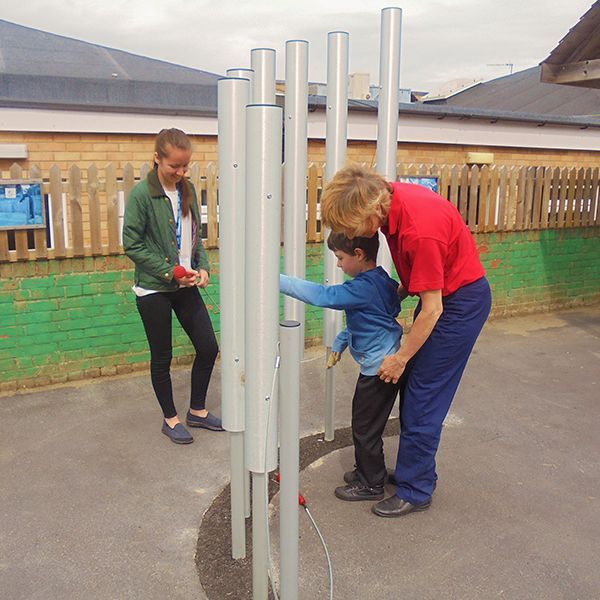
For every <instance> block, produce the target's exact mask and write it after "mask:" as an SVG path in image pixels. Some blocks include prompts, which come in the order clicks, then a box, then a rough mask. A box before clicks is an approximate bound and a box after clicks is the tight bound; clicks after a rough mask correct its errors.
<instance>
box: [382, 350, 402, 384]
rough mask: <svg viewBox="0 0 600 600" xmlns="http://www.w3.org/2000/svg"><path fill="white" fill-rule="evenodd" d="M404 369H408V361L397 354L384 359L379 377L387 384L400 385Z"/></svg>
mask: <svg viewBox="0 0 600 600" xmlns="http://www.w3.org/2000/svg"><path fill="white" fill-rule="evenodd" d="M404 369H406V361H405V360H404V359H403V358H401V357H400V356H398V355H397V354H391V355H390V356H386V357H385V358H384V359H383V362H382V363H381V367H379V371H377V375H379V379H381V380H382V381H385V383H398V379H400V377H401V376H402V373H404Z"/></svg>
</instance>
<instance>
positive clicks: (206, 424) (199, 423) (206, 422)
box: [185, 410, 225, 431]
mask: <svg viewBox="0 0 600 600" xmlns="http://www.w3.org/2000/svg"><path fill="white" fill-rule="evenodd" d="M185 422H186V424H187V425H189V426H190V427H202V428H203V429H210V430H211V431H225V430H224V429H223V424H222V423H221V419H219V417H215V415H212V414H211V413H208V414H207V415H206V416H205V417H197V416H196V415H193V414H192V413H191V412H190V411H189V410H188V412H187V415H186V417H185Z"/></svg>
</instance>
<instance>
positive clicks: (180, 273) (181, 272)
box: [173, 265, 193, 279]
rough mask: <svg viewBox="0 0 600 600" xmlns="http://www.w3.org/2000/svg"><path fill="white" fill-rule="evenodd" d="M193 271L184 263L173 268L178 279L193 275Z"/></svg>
mask: <svg viewBox="0 0 600 600" xmlns="http://www.w3.org/2000/svg"><path fill="white" fill-rule="evenodd" d="M192 275H193V273H190V271H188V270H187V269H186V268H185V267H184V266H183V265H177V266H176V267H175V268H174V269H173V276H174V277H177V279H183V278H184V277H191V276H192Z"/></svg>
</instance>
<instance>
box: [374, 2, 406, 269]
mask: <svg viewBox="0 0 600 600" xmlns="http://www.w3.org/2000/svg"><path fill="white" fill-rule="evenodd" d="M401 28H402V9H401V8H396V7H389V8H384V9H383V10H382V11H381V44H380V54H379V88H380V90H379V99H378V110H377V159H376V162H377V172H378V173H379V174H380V175H383V176H384V177H386V178H387V179H389V180H390V181H396V162H397V151H398V94H399V88H400V31H401ZM379 242H380V245H379V254H378V257H377V259H378V263H379V264H380V265H381V266H382V267H383V268H384V269H385V270H386V271H387V272H388V273H391V270H392V256H391V254H390V249H389V247H388V245H387V240H386V239H385V236H384V235H383V234H382V233H381V232H380V233H379Z"/></svg>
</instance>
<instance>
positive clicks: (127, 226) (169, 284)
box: [123, 170, 209, 292]
mask: <svg viewBox="0 0 600 600" xmlns="http://www.w3.org/2000/svg"><path fill="white" fill-rule="evenodd" d="M182 185H185V186H187V187H188V191H189V193H190V198H191V202H190V209H191V211H192V261H191V262H192V269H195V270H198V269H204V270H205V271H207V272H209V264H208V257H207V256H206V251H205V250H204V246H203V245H202V238H201V235H200V223H201V221H200V212H199V210H198V201H197V199H196V190H195V189H194V186H193V185H192V184H191V183H190V182H189V181H188V180H187V179H184V180H183V182H182ZM123 249H124V250H125V254H127V256H129V258H130V259H131V260H132V261H133V262H134V263H135V283H136V285H139V286H140V287H142V288H145V289H148V290H158V291H163V292H170V291H175V290H177V289H178V288H179V284H178V283H177V282H176V281H175V280H174V279H173V269H174V268H175V266H176V265H177V264H178V263H179V252H178V249H177V235H176V232H175V219H174V215H173V208H172V205H171V200H170V199H169V197H168V196H167V195H166V194H165V192H164V190H163V188H162V185H161V184H160V181H159V179H158V175H157V174H156V171H155V170H152V171H150V172H149V173H148V176H147V177H146V179H145V180H144V181H140V183H138V184H137V185H136V186H135V187H134V188H133V190H132V191H131V194H130V195H129V200H128V202H127V207H126V209H125V219H124V223H123Z"/></svg>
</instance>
